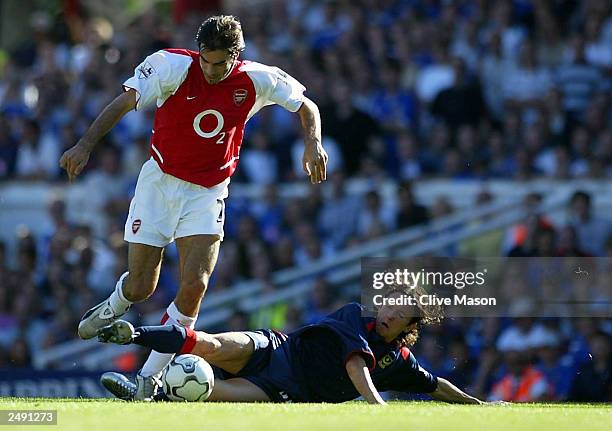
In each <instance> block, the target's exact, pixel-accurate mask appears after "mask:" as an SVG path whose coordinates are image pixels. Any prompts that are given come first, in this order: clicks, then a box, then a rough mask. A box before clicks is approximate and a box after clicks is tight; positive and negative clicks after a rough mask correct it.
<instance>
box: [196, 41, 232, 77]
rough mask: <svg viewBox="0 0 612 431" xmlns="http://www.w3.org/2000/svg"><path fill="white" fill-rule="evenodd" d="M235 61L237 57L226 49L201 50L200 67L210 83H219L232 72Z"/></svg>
mask: <svg viewBox="0 0 612 431" xmlns="http://www.w3.org/2000/svg"><path fill="white" fill-rule="evenodd" d="M234 61H236V57H235V56H233V55H231V54H230V53H229V52H228V51H227V50H225V49H217V50H215V51H209V50H207V49H202V50H200V67H201V68H202V73H203V74H204V78H205V79H206V82H208V83H209V84H217V83H218V82H220V81H221V80H222V79H223V78H225V77H226V76H227V75H228V74H229V73H230V72H231V70H232V67H233V66H234Z"/></svg>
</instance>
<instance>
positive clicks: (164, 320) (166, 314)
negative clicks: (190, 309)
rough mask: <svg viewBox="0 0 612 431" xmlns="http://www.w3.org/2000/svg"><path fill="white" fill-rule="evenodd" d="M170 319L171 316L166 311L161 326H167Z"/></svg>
mask: <svg viewBox="0 0 612 431" xmlns="http://www.w3.org/2000/svg"><path fill="white" fill-rule="evenodd" d="M169 318H170V316H168V313H167V312H165V311H164V315H163V316H162V318H161V324H162V325H165V324H166V322H167V321H168V319H169Z"/></svg>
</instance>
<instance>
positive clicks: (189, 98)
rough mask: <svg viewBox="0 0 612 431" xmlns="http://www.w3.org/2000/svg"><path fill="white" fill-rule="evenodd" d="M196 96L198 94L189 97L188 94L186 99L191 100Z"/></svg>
mask: <svg viewBox="0 0 612 431" xmlns="http://www.w3.org/2000/svg"><path fill="white" fill-rule="evenodd" d="M196 97H198V96H191V97H190V96H187V100H193V99H195V98H196Z"/></svg>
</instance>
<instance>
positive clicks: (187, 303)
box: [139, 235, 221, 396]
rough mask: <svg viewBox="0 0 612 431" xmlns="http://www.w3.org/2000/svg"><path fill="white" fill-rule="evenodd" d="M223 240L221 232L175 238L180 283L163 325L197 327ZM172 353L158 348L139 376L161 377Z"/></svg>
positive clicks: (152, 353) (150, 356)
mask: <svg viewBox="0 0 612 431" xmlns="http://www.w3.org/2000/svg"><path fill="white" fill-rule="evenodd" d="M220 242H221V241H220V236H219V235H192V236H186V237H182V238H177V239H176V245H177V248H178V252H179V271H180V272H179V273H180V286H179V291H178V293H177V296H176V298H175V300H174V302H173V303H171V304H170V306H169V307H168V309H167V310H166V314H165V315H164V318H163V319H162V322H161V323H162V324H166V325H172V324H176V325H181V326H184V327H187V328H193V327H194V325H195V322H196V320H197V315H198V311H199V309H200V303H201V301H202V298H203V296H204V292H205V291H206V288H207V286H208V280H209V279H210V276H211V274H212V272H213V270H214V268H215V265H216V263H217V258H218V256H219V246H220ZM172 356H173V355H172V354H166V353H160V352H159V351H153V352H151V354H150V355H149V358H148V359H147V361H146V362H145V364H144V365H143V367H142V369H141V371H140V375H142V376H143V377H151V376H158V375H159V374H160V373H161V371H162V370H163V369H164V367H165V366H166V365H167V364H168V363H169V362H170V361H171V360H172ZM139 396H140V395H139Z"/></svg>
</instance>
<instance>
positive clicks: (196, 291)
mask: <svg viewBox="0 0 612 431" xmlns="http://www.w3.org/2000/svg"><path fill="white" fill-rule="evenodd" d="M220 245H221V238H220V237H219V235H192V236H187V237H184V238H178V239H177V240H176V246H177V248H178V252H179V264H180V277H181V280H180V287H179V291H178V293H177V295H176V298H175V299H174V304H175V305H176V308H178V310H179V311H180V312H181V313H182V314H184V315H186V316H190V317H193V318H194V319H195V318H196V317H197V315H198V312H199V310H200V303H201V302H202V298H203V297H204V293H205V292H206V289H207V287H208V281H209V279H210V276H211V275H212V273H213V271H214V269H215V265H216V264H217V259H218V257H219V247H220Z"/></svg>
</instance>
